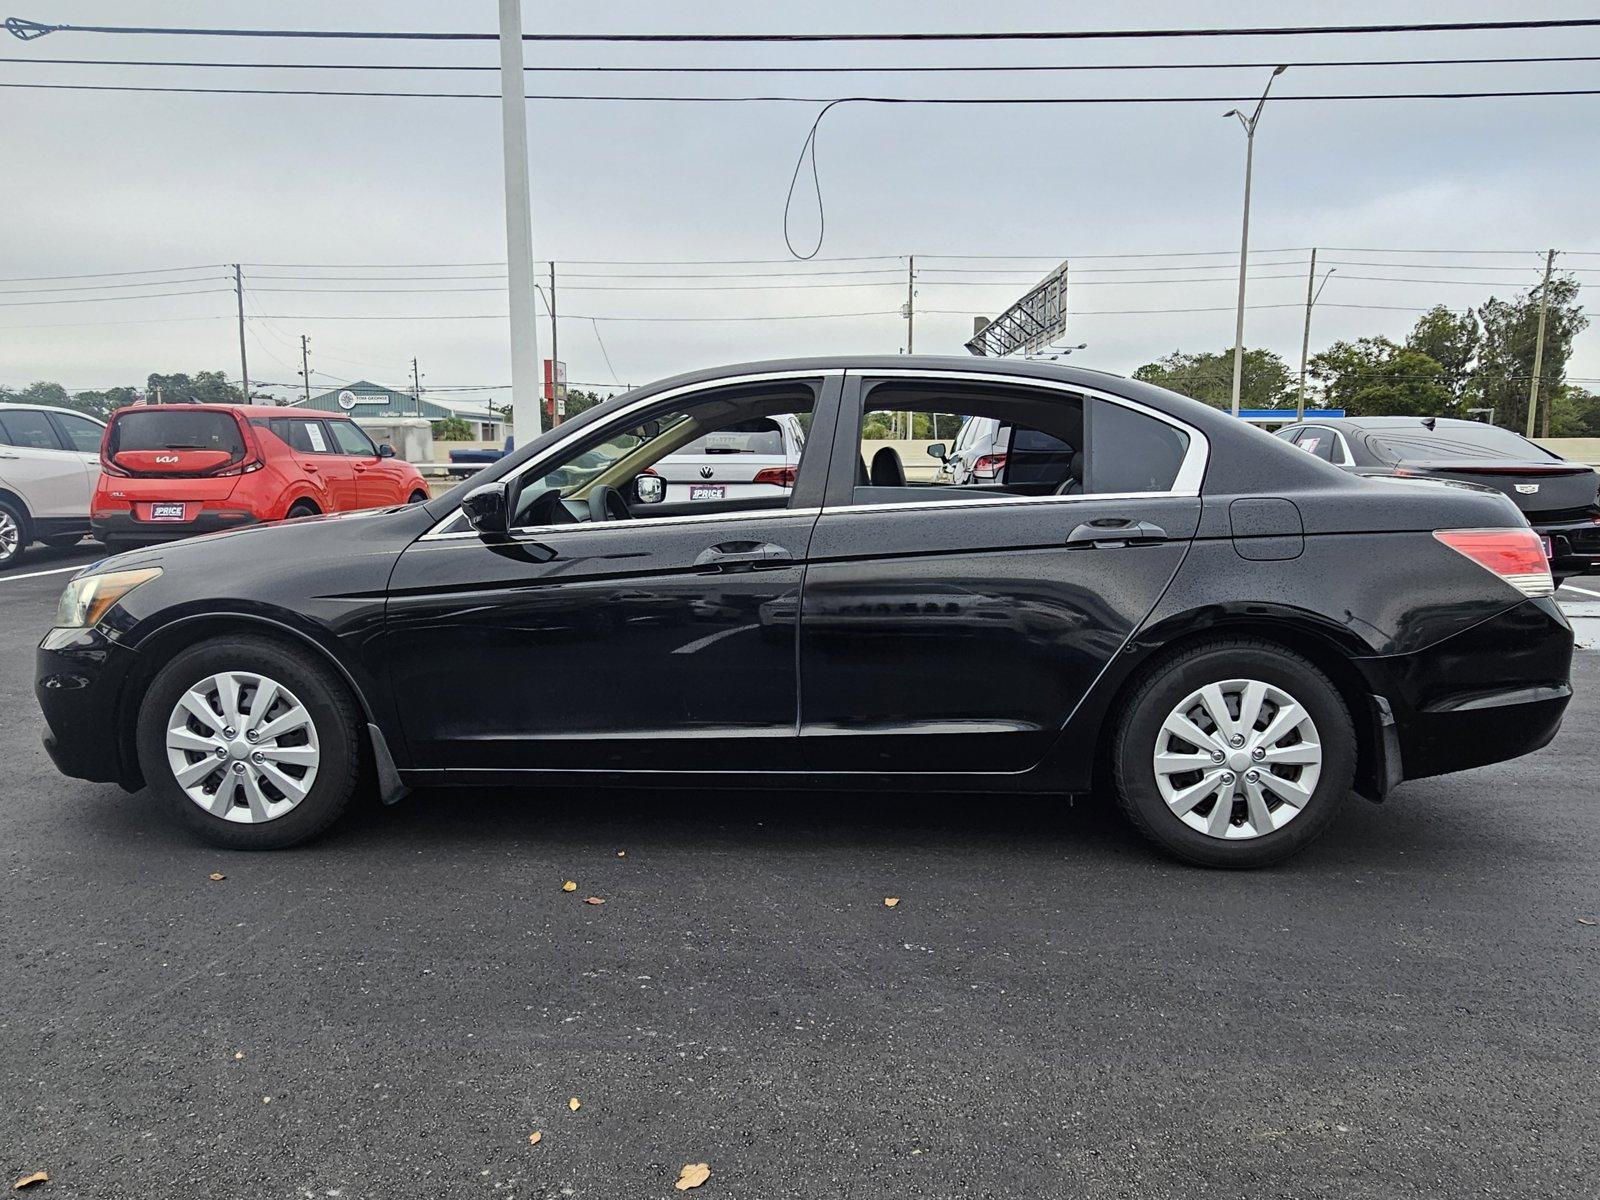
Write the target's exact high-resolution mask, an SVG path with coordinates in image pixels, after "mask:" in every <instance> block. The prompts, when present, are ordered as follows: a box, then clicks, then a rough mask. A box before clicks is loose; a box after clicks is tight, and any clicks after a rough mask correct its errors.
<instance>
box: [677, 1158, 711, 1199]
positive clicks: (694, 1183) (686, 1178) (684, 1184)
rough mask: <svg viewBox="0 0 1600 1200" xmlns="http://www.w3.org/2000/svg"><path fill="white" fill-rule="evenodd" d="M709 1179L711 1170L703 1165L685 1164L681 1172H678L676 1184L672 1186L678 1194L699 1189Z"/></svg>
mask: <svg viewBox="0 0 1600 1200" xmlns="http://www.w3.org/2000/svg"><path fill="white" fill-rule="evenodd" d="M710 1178H711V1168H710V1167H709V1166H707V1165H706V1164H705V1163H686V1164H685V1165H684V1168H683V1170H681V1171H679V1172H678V1182H677V1183H675V1184H673V1185H672V1186H673V1187H675V1188H677V1189H678V1190H679V1191H680V1192H687V1191H688V1190H689V1189H690V1188H696V1187H699V1186H700V1185H701V1184H702V1183H704V1182H705V1181H706V1180H708V1179H710Z"/></svg>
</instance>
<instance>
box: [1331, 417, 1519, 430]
mask: <svg viewBox="0 0 1600 1200" xmlns="http://www.w3.org/2000/svg"><path fill="white" fill-rule="evenodd" d="M1429 419H1430V418H1427V417H1331V418H1328V419H1327V420H1325V421H1320V422H1317V421H1315V419H1314V418H1311V419H1308V420H1307V422H1306V423H1307V424H1312V423H1316V424H1324V425H1333V426H1337V427H1339V428H1345V429H1420V430H1422V431H1424V432H1428V431H1430V430H1435V429H1481V428H1483V427H1484V422H1482V421H1463V420H1462V419H1461V418H1460V417H1433V418H1431V420H1432V422H1433V423H1432V424H1431V425H1428V424H1424V422H1425V421H1428V420H1429ZM1489 428H1498V427H1497V426H1490V427H1489ZM1505 432H1507V433H1515V432H1516V430H1514V429H1508V430H1506V431H1505Z"/></svg>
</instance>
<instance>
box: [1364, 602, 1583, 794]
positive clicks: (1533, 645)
mask: <svg viewBox="0 0 1600 1200" xmlns="http://www.w3.org/2000/svg"><path fill="white" fill-rule="evenodd" d="M1357 661H1358V665H1360V666H1361V667H1362V669H1363V670H1364V671H1366V673H1367V675H1368V678H1369V680H1370V681H1371V683H1372V686H1373V690H1374V691H1375V692H1377V693H1378V694H1379V695H1382V696H1384V697H1386V698H1387V700H1388V701H1389V704H1390V706H1391V708H1392V710H1393V714H1394V730H1395V734H1396V738H1395V742H1396V743H1397V745H1396V747H1395V749H1394V750H1393V751H1392V752H1396V753H1398V755H1399V758H1400V763H1399V766H1398V770H1396V769H1395V765H1394V764H1390V765H1389V773H1390V776H1391V778H1393V777H1398V778H1402V779H1420V778H1424V777H1426V776H1429V775H1443V774H1447V773H1448V772H1451V771H1464V770H1467V769H1468V768H1470V767H1481V766H1484V765H1486V764H1488V763H1496V762H1505V761H1507V760H1508V759H1513V758H1519V757H1521V756H1522V755H1524V754H1531V753H1532V752H1533V751H1535V750H1538V749H1540V748H1541V747H1543V746H1546V745H1548V744H1549V742H1550V740H1551V739H1552V738H1554V737H1555V735H1556V732H1557V730H1559V729H1560V728H1561V718H1562V716H1563V714H1564V713H1565V712H1566V709H1567V703H1568V701H1569V700H1571V698H1572V687H1571V671H1572V629H1571V627H1570V626H1569V625H1568V624H1567V622H1566V618H1565V617H1563V616H1562V615H1561V609H1560V608H1559V606H1557V604H1556V602H1555V601H1554V600H1551V599H1549V598H1543V599H1538V600H1525V601H1523V602H1522V603H1521V604H1518V605H1516V606H1515V607H1514V608H1511V609H1508V610H1507V611H1505V612H1503V613H1501V614H1500V615H1499V616H1496V617H1491V618H1490V619H1489V620H1487V621H1482V622H1480V623H1479V624H1477V625H1475V626H1473V627H1472V628H1471V629H1466V630H1463V631H1462V632H1461V633H1458V634H1456V635H1455V636H1453V637H1449V638H1446V639H1444V640H1443V641H1441V642H1436V643H1434V644H1433V645H1432V646H1429V647H1428V648H1427V649H1425V650H1420V651H1418V652H1417V653H1415V654H1406V655H1392V656H1387V657H1383V658H1368V659H1360V660H1357Z"/></svg>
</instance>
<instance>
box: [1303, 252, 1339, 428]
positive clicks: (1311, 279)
mask: <svg viewBox="0 0 1600 1200" xmlns="http://www.w3.org/2000/svg"><path fill="white" fill-rule="evenodd" d="M1338 269H1339V268H1338V267H1329V268H1328V273H1327V274H1326V275H1324V276H1323V277H1322V282H1321V283H1320V284H1317V287H1316V291H1312V290H1311V285H1312V284H1314V283H1316V279H1317V248H1316V247H1315V246H1313V247H1311V270H1310V271H1308V272H1307V273H1306V327H1305V332H1304V333H1302V334H1301V335H1300V388H1299V391H1298V392H1297V393H1296V396H1297V398H1296V400H1295V404H1294V419H1295V420H1296V421H1303V420H1305V419H1306V361H1307V358H1308V356H1309V355H1310V353H1311V309H1312V306H1313V305H1315V304H1316V302H1317V298H1318V297H1319V296H1321V295H1322V289H1323V288H1325V287H1327V286H1328V280H1329V279H1331V278H1332V277H1333V274H1334V272H1336V271H1337V270H1338Z"/></svg>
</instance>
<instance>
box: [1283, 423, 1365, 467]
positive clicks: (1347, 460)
mask: <svg viewBox="0 0 1600 1200" xmlns="http://www.w3.org/2000/svg"><path fill="white" fill-rule="evenodd" d="M1296 428H1299V429H1315V430H1316V431H1317V432H1318V433H1330V434H1332V435H1333V438H1334V440H1335V441H1336V442H1338V443H1339V451H1340V453H1342V454H1343V455H1344V461H1343V462H1342V463H1330V464H1329V465H1331V466H1335V467H1351V466H1354V465H1355V461H1356V460H1355V455H1353V454H1351V453H1350V443H1349V442H1347V441H1345V437H1344V432H1343V431H1342V430H1338V429H1334V428H1333V427H1332V426H1331V425H1300V426H1297V427H1296ZM1295 449H1296V450H1298V449H1300V447H1299V446H1296V447H1295ZM1312 457H1313V458H1314V457H1316V456H1315V455H1313V456H1312ZM1324 461H1326V460H1324Z"/></svg>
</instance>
